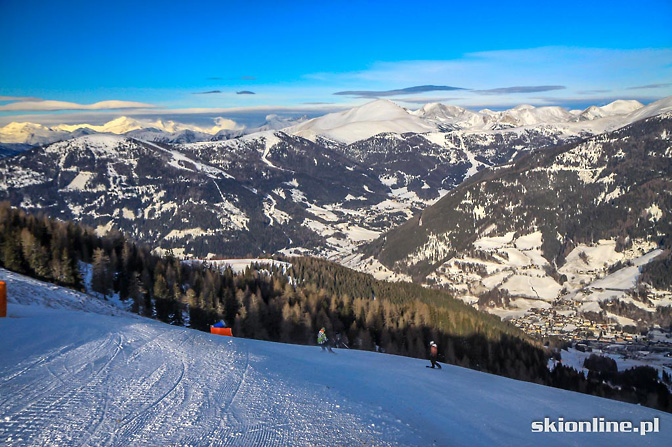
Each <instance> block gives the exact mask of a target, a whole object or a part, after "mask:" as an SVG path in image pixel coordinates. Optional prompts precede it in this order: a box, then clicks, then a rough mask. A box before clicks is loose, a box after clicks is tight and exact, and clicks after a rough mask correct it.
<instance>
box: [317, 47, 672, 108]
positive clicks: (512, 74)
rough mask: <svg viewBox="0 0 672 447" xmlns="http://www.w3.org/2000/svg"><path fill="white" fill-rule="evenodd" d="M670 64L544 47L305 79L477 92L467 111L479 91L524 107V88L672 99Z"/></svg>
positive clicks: (665, 53) (626, 54)
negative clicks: (647, 91)
mask: <svg viewBox="0 0 672 447" xmlns="http://www.w3.org/2000/svg"><path fill="white" fill-rule="evenodd" d="M670 60H672V49H666V48H663V49H634V50H616V49H599V48H573V47H543V48H532V49H522V50H503V51H486V52H478V53H468V54H465V55H464V56H462V57H461V58H459V59H452V60H442V61H417V60H416V61H400V62H379V63H376V64H374V65H372V66H371V67H370V68H369V69H366V70H362V71H357V72H348V73H318V74H312V75H308V76H306V78H307V79H309V80H319V82H321V83H323V84H327V85H328V84H332V85H338V90H350V89H352V90H362V89H372V90H385V89H399V88H405V87H408V86H413V85H425V84H428V85H433V84H436V85H452V86H456V87H463V88H467V89H473V90H474V91H473V92H465V91H460V96H461V97H462V99H461V100H460V101H458V102H456V104H458V105H464V106H474V105H476V104H483V98H482V95H479V94H478V93H477V92H476V90H492V89H499V90H500V91H501V93H499V94H493V95H490V96H489V97H488V99H487V103H488V104H489V105H497V104H510V103H512V102H518V103H522V102H526V101H527V99H526V98H528V97H530V96H528V95H530V94H533V93H534V92H533V91H529V92H527V93H526V92H524V90H525V89H521V87H525V86H530V87H534V86H565V87H566V89H558V90H557V91H556V92H552V95H550V96H553V97H555V98H562V97H564V96H571V95H575V94H578V92H579V91H586V90H605V89H609V90H611V93H610V94H611V95H616V96H619V95H620V96H631V95H632V92H631V91H630V92H626V89H627V88H628V87H631V86H633V85H643V84H660V87H659V88H658V90H657V91H656V93H657V95H656V96H659V97H663V96H668V95H672V86H670V85H667V86H665V85H664V84H666V83H668V82H670V80H672V66H670V64H669V61H670ZM511 87H517V88H516V89H511ZM529 90H534V89H531V88H530V89H529ZM335 91H337V90H336V89H335V90H334V92H335ZM479 96H481V97H480V98H479ZM537 96H538V95H537Z"/></svg>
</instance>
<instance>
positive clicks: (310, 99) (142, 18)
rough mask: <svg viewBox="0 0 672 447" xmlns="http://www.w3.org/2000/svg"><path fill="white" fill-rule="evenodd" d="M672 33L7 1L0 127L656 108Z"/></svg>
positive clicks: (305, 5) (565, 17) (406, 12)
mask: <svg viewBox="0 0 672 447" xmlns="http://www.w3.org/2000/svg"><path fill="white" fill-rule="evenodd" d="M670 22H672V2H670V1H669V0H667V1H640V2H637V3H633V2H620V1H610V2H587V1H585V0H584V1H581V2H574V1H563V2H557V3H553V2H539V1H535V2H487V1H481V2H460V3H455V4H453V3H451V2H446V1H441V2H431V1H425V2H408V1H406V2H398V1H392V0H387V1H368V2H355V1H315V0H313V1H310V2H304V1H294V2H277V1H275V2H265V1H258V2H253V1H217V2H184V1H181V2H173V1H167V0H164V1H161V2H154V1H142V2H140V1H117V2H113V3H110V2H93V1H63V2H53V1H48V2H47V1H31V0H2V1H0V46H1V48H2V59H0V60H1V61H2V62H1V69H0V123H2V122H8V121H12V120H23V121H26V120H30V121H43V122H50V121H51V122H56V121H58V120H62V121H72V120H75V121H77V120H80V121H81V120H88V121H101V120H107V119H108V118H110V117H115V116H120V115H122V114H123V115H146V116H164V115H165V116H179V117H181V118H183V119H189V118H191V119H192V120H198V119H201V120H202V119H210V120H211V119H212V117H215V116H226V117H233V118H234V119H237V120H240V121H245V120H246V119H247V120H248V121H249V120H251V119H252V118H249V117H259V116H263V115H264V114H266V113H271V112H278V113H282V114H303V113H308V114H313V115H314V114H320V113H323V112H324V111H329V110H334V109H337V108H343V107H348V106H351V105H356V104H361V103H363V102H366V101H370V100H371V99H372V98H376V97H385V98H388V99H392V100H393V101H395V102H398V103H399V104H400V105H402V106H405V107H409V108H415V107H419V105H421V104H422V103H424V102H431V101H440V102H444V103H450V104H457V105H462V106H466V107H470V108H475V109H478V108H483V107H490V108H504V107H508V106H512V105H517V104H521V103H530V104H534V105H545V104H553V105H562V106H565V107H570V108H571V107H585V106H586V105H589V104H598V105H600V104H604V103H607V102H609V101H610V100H612V99H615V98H635V99H640V100H641V101H643V102H650V101H652V100H655V99H658V98H661V97H665V96H669V95H672V31H670V29H671V28H672V27H670V25H669V23H670ZM428 86H430V87H428ZM206 92H209V93H206ZM343 92H345V93H343ZM348 92H349V93H348ZM336 93H343V94H336Z"/></svg>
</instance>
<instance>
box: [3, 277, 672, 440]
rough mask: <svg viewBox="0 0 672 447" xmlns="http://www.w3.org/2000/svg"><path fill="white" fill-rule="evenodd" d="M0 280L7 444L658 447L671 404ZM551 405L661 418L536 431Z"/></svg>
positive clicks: (566, 412) (553, 413) (575, 415)
mask: <svg viewBox="0 0 672 447" xmlns="http://www.w3.org/2000/svg"><path fill="white" fill-rule="evenodd" d="M0 279H1V280H6V281H7V282H8V290H9V295H10V305H9V318H7V319H3V320H0V444H1V445H12V446H13V445H17V446H18V445H30V446H33V445H54V446H66V445H91V446H105V445H119V446H126V445H133V446H143V445H179V446H200V445H216V446H224V445H231V446H257V445H264V446H276V445H277V446H279V445H282V446H285V445H287V446H297V445H315V446H318V445H319V446H322V445H334V446H338V445H343V446H354V445H360V446H363V445H367V446H368V445H377V446H390V445H399V446H427V445H440V446H445V445H458V446H459V445H463V446H481V445H482V446H493V445H517V446H537V445H558V446H567V445H585V444H591V445H605V446H606V445H609V446H611V445H635V444H636V445H661V446H662V445H669V440H670V433H672V431H671V430H672V415H669V414H665V413H661V412H658V411H655V410H651V409H648V408H644V407H639V406H635V405H629V404H624V403H620V402H616V401H611V400H606V399H600V398H597V397H592V396H586V395H581V394H577V393H572V392H567V391H563V390H558V389H553V388H548V387H543V386H539V385H534V384H530V383H524V382H518V381H514V380H510V379H506V378H502V377H498V376H493V375H489V374H483V373H479V372H476V371H471V370H468V369H463V368H458V367H454V366H446V367H444V369H442V370H435V371H432V370H431V369H426V368H425V367H424V365H425V364H426V363H427V362H425V361H422V360H416V359H410V358H404V357H397V356H392V355H384V354H377V353H371V352H363V351H343V350H338V351H337V354H335V355H332V354H328V353H322V352H321V351H320V350H319V348H317V347H311V346H295V345H286V344H278V343H269V342H261V341H255V340H245V339H236V338H227V337H219V336H214V335H210V334H207V333H202V332H197V331H194V330H190V329H184V328H178V327H173V326H169V325H165V324H162V323H159V322H155V321H152V320H147V319H143V318H140V317H137V316H132V315H130V314H125V313H124V312H123V311H118V310H116V309H114V307H113V306H110V305H107V304H106V303H99V302H95V301H91V300H96V299H95V298H90V300H87V299H86V298H85V296H84V295H78V294H75V293H74V292H70V291H65V290H63V289H59V288H55V287H54V286H51V285H46V284H42V285H41V284H40V283H39V282H36V281H32V280H26V279H25V278H23V277H21V276H19V275H13V274H11V275H10V274H8V273H7V272H6V271H0ZM40 289H41V290H42V291H40ZM80 299H81V301H80ZM53 302H56V304H54V303H53ZM92 303H93V304H92ZM110 309H111V310H110ZM104 314H107V315H104ZM544 417H551V418H558V417H564V418H565V419H579V420H584V419H585V420H589V419H590V418H592V417H604V418H607V419H610V420H619V421H622V420H632V421H633V422H635V423H638V422H639V421H640V420H651V419H652V418H653V417H659V418H660V430H661V432H660V433H658V434H649V435H647V436H645V437H644V436H640V435H639V434H634V433H633V434H626V433H622V434H615V433H611V434H601V435H598V434H569V433H554V434H540V433H532V432H531V428H530V427H531V426H530V424H531V422H532V421H535V420H543V418H544Z"/></svg>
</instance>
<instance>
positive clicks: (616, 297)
mask: <svg viewBox="0 0 672 447" xmlns="http://www.w3.org/2000/svg"><path fill="white" fill-rule="evenodd" d="M670 105H671V101H670V100H669V99H668V100H666V101H662V102H659V103H658V104H652V105H649V106H647V107H645V108H640V109H638V110H637V111H636V112H634V113H635V114H637V116H647V115H651V114H654V113H656V112H659V111H661V110H662V111H664V113H662V114H659V115H655V116H652V117H650V118H647V119H644V120H641V121H637V122H635V123H634V124H631V125H628V126H626V127H623V128H621V129H619V130H617V131H614V132H609V133H605V134H601V135H598V136H594V137H591V138H588V139H585V140H582V141H578V142H575V143H572V144H564V145H560V146H557V147H553V148H548V149H545V150H538V151H533V152H531V153H529V154H526V155H524V156H521V157H519V158H517V159H516V160H514V161H512V162H509V163H506V164H504V165H501V166H498V167H494V168H489V169H485V170H482V171H481V172H479V173H478V174H477V175H474V176H473V177H472V178H470V179H469V180H467V181H465V182H463V183H462V184H461V185H460V186H458V187H457V188H455V189H453V190H452V191H450V192H448V193H447V194H446V195H445V196H444V197H443V198H442V199H441V200H439V201H438V202H437V203H435V204H434V205H431V206H429V207H428V208H426V209H425V210H423V211H422V212H420V213H418V214H416V215H415V216H414V217H413V219H411V220H409V221H408V222H406V223H405V224H404V225H401V226H400V227H397V228H395V229H394V230H392V231H391V232H388V233H386V234H384V235H382V236H381V237H380V238H379V239H378V240H376V241H375V242H373V243H372V244H371V245H370V246H368V247H367V249H366V253H367V254H369V255H372V256H373V258H372V259H371V260H370V261H367V259H366V257H364V258H361V257H357V258H355V259H354V260H353V264H352V265H353V266H355V267H356V266H357V263H359V264H360V265H361V266H362V267H361V268H366V266H367V262H373V263H374V264H377V263H380V264H382V265H383V266H385V267H386V268H388V269H389V270H391V271H394V272H396V273H398V274H406V275H410V276H412V277H413V278H415V279H416V280H418V281H423V282H425V283H427V284H431V285H436V286H441V287H446V288H448V289H450V290H452V291H453V292H454V293H455V294H456V295H457V296H460V297H462V298H463V299H464V300H465V301H468V302H470V303H474V304H475V303H479V304H480V305H481V306H482V307H485V308H489V309H495V312H496V313H498V314H500V315H502V316H521V315H524V314H526V313H528V311H530V310H531V309H535V308H536V309H543V310H545V311H546V312H549V313H550V312H552V313H555V312H558V313H560V312H563V315H565V316H568V317H569V316H572V315H576V316H577V318H576V322H578V321H579V320H580V316H581V315H583V314H585V313H593V314H594V316H593V317H591V318H592V321H595V320H596V319H600V318H602V319H614V320H616V321H617V322H618V323H619V324H620V325H621V326H633V327H637V326H639V325H642V326H646V325H653V324H665V321H666V320H665V318H666V317H665V315H666V313H665V311H664V310H663V311H660V312H659V309H663V308H667V307H668V306H670V305H671V304H672V286H671V285H670V279H672V278H670V275H669V267H666V266H667V265H669V263H670V239H669V235H670V234H672V226H671V224H670V222H671V220H670V216H671V215H672V196H670V194H669V191H672V109H671V108H670ZM666 110H667V111H666ZM626 116H627V117H628V119H631V118H632V117H633V114H632V113H630V114H628V115H626ZM649 264H652V267H648V268H650V270H648V273H646V272H647V266H648V265H649ZM643 273H646V275H643V276H642V274H643ZM642 278H644V281H643V282H642V281H641V279H642ZM643 290H646V291H647V292H646V293H644V294H642V293H640V292H642V291H643ZM618 302H620V304H618ZM609 303H611V304H609ZM617 304H618V305H617ZM595 315H597V316H595ZM572 325H573V326H575V327H576V324H575V323H572ZM568 330H569V331H571V329H569V326H568Z"/></svg>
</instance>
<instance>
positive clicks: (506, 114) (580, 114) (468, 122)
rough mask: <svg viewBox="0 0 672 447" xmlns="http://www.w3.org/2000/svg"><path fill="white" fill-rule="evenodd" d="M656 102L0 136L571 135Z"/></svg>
mask: <svg viewBox="0 0 672 447" xmlns="http://www.w3.org/2000/svg"><path fill="white" fill-rule="evenodd" d="M668 99H669V98H668ZM663 101H665V100H663ZM654 104H655V105H654ZM654 104H650V105H649V106H647V107H644V106H643V105H642V104H641V103H639V102H638V101H633V100H629V101H626V100H618V101H614V102H612V103H611V104H608V105H605V106H601V107H598V106H591V107H588V108H587V109H585V110H583V111H581V110H566V109H564V108H562V107H534V106H530V105H520V106H517V107H514V108H513V109H509V110H504V111H492V110H488V109H483V110H480V111H478V112H474V111H470V110H467V109H464V108H461V107H458V106H453V105H444V104H439V103H431V104H426V105H424V106H423V107H421V108H420V109H418V110H415V111H412V110H407V109H404V108H402V107H400V106H398V105H397V104H395V103H393V102H392V101H389V100H383V99H381V100H376V101H373V102H370V103H367V104H364V105H362V106H358V107H354V108H352V109H349V110H346V111H343V112H337V113H330V114H327V115H324V116H321V117H318V118H313V119H307V117H298V118H297V117H281V116H278V115H275V114H271V115H268V116H267V117H266V121H265V123H263V124H262V125H260V126H257V127H248V128H245V127H243V126H240V125H238V124H236V123H235V122H233V121H231V120H228V119H224V118H218V119H216V120H215V123H214V125H213V126H210V127H202V126H197V125H193V124H184V123H179V122H176V121H171V120H162V119H158V120H141V119H135V118H130V117H125V116H122V117H119V118H116V119H114V120H112V121H110V122H107V123H105V124H101V125H92V124H85V123H84V124H61V125H53V126H45V125H41V124H35V123H10V124H7V125H6V126H4V127H0V143H4V144H8V143H20V144H27V145H30V146H37V145H44V144H49V143H52V142H56V141H62V140H64V139H69V138H76V137H77V136H81V135H87V134H92V133H112V134H116V135H126V136H130V137H133V138H139V139H143V140H146V141H153V142H161V143H178V144H182V143H192V142H197V141H211V140H212V141H221V140H227V139H231V138H237V137H240V136H242V135H249V134H256V133H264V132H267V131H275V130H283V131H284V132H285V133H287V134H289V135H295V136H300V137H302V138H306V139H308V140H311V141H314V142H315V141H317V140H318V139H320V138H323V139H328V140H332V141H333V142H336V143H339V144H351V143H354V142H356V141H362V140H366V139H369V138H371V137H374V136H376V135H379V134H384V133H388V134H397V135H402V134H407V133H415V134H424V133H433V132H452V131H464V132H465V133H467V134H470V133H487V132H497V131H502V132H507V131H512V130H517V131H518V132H525V131H531V130H532V131H539V130H542V129H543V130H544V131H545V132H547V133H548V132H551V133H555V134H557V135H561V136H562V137H563V138H571V137H577V136H585V135H594V134H597V133H602V132H605V131H609V130H615V129H617V128H619V127H622V126H624V125H627V124H629V123H632V122H634V121H636V120H638V119H641V118H643V117H645V115H646V116H652V115H651V114H649V115H647V110H649V112H650V111H651V110H650V109H651V106H653V108H654V109H656V108H657V109H658V110H657V112H656V113H653V114H657V113H662V111H663V110H660V101H658V102H657V103H654Z"/></svg>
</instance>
